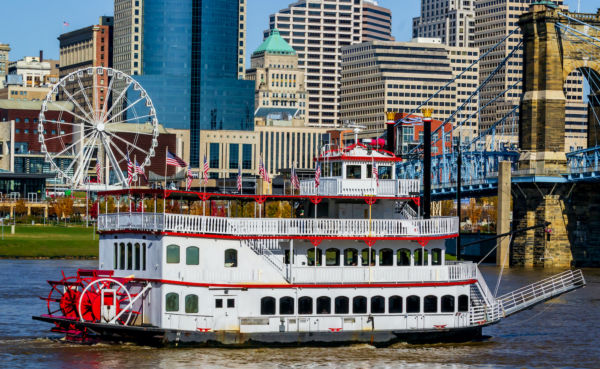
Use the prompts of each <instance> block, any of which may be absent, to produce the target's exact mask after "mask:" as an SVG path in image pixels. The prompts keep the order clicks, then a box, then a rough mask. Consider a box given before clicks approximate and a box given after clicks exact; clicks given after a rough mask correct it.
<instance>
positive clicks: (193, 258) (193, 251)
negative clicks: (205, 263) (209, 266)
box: [185, 246, 200, 265]
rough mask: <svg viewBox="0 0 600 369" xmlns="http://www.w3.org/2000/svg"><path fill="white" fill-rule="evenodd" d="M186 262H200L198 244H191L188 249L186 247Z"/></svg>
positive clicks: (187, 263)
mask: <svg viewBox="0 0 600 369" xmlns="http://www.w3.org/2000/svg"><path fill="white" fill-rule="evenodd" d="M185 264H186V265H198V264H200V249H198V248H197V247H196V246H190V247H188V248H187V249H185Z"/></svg>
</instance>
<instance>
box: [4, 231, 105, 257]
mask: <svg viewBox="0 0 600 369" xmlns="http://www.w3.org/2000/svg"><path fill="white" fill-rule="evenodd" d="M0 258H3V259H96V258H98V236H97V235H94V228H93V227H89V228H86V227H85V226H66V227H65V226H62V225H61V226H58V225H46V226H44V225H16V226H15V234H10V226H4V239H3V240H0Z"/></svg>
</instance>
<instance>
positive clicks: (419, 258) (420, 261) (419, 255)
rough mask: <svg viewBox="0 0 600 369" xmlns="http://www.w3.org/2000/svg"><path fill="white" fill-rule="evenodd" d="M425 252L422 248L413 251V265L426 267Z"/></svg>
mask: <svg viewBox="0 0 600 369" xmlns="http://www.w3.org/2000/svg"><path fill="white" fill-rule="evenodd" d="M427 258H428V257H427V250H426V249H424V248H423V247H421V248H419V249H416V250H415V265H417V266H418V265H427V263H428V261H427Z"/></svg>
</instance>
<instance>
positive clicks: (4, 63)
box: [0, 44, 10, 87]
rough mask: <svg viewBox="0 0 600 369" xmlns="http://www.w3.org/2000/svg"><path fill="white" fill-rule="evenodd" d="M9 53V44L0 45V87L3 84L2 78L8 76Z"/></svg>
mask: <svg viewBox="0 0 600 369" xmlns="http://www.w3.org/2000/svg"><path fill="white" fill-rule="evenodd" d="M9 53H10V45H9V44H0V87H2V84H3V83H4V76H6V75H7V74H8V63H9V61H8V55H9Z"/></svg>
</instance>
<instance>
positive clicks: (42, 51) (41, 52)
mask: <svg viewBox="0 0 600 369" xmlns="http://www.w3.org/2000/svg"><path fill="white" fill-rule="evenodd" d="M43 61H44V50H40V62H43Z"/></svg>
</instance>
